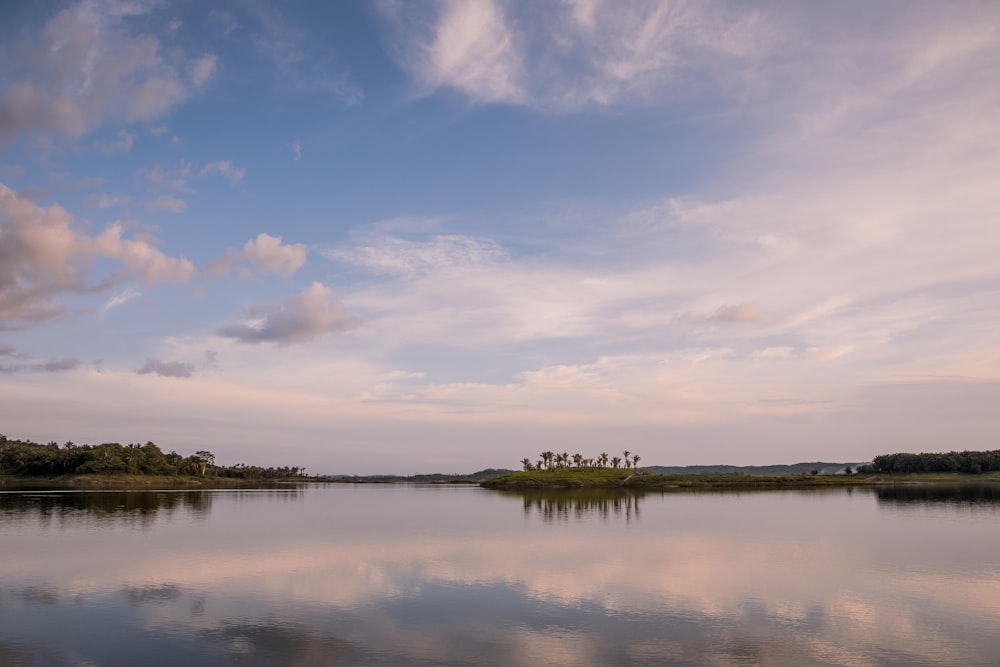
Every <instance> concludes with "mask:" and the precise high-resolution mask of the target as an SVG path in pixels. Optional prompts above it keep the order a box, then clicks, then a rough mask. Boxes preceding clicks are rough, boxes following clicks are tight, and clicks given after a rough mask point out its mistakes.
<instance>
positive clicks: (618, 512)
mask: <svg viewBox="0 0 1000 667" xmlns="http://www.w3.org/2000/svg"><path fill="white" fill-rule="evenodd" d="M503 493H504V494H505V495H508V496H517V497H519V498H521V499H522V501H523V503H524V515H525V516H526V517H530V516H532V515H533V514H537V515H538V516H539V517H541V518H542V520H543V521H545V522H553V521H569V520H570V519H571V518H572V519H574V520H576V521H584V520H587V519H589V518H591V516H592V515H593V516H598V517H600V518H601V519H602V520H604V521H607V520H609V519H610V518H612V517H613V518H615V519H624V520H625V521H626V522H631V521H632V519H638V518H639V502H640V500H641V499H642V497H643V495H645V494H643V493H635V492H630V491H623V490H620V489H566V490H547V491H538V490H529V491H523V492H516V491H504V492H503Z"/></svg>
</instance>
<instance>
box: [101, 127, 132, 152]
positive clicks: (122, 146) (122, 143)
mask: <svg viewBox="0 0 1000 667" xmlns="http://www.w3.org/2000/svg"><path fill="white" fill-rule="evenodd" d="M134 145H135V132H129V131H127V130H119V131H118V138H117V139H115V140H114V141H110V142H105V143H99V144H98V145H97V148H98V149H99V150H101V151H102V152H104V153H107V154H108V155H115V154H118V153H129V152H131V151H132V147H133V146H134Z"/></svg>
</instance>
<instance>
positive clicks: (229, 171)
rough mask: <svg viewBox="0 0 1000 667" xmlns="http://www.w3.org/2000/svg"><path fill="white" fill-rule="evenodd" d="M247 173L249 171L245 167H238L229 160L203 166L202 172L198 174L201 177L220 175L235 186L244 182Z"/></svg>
mask: <svg viewBox="0 0 1000 667" xmlns="http://www.w3.org/2000/svg"><path fill="white" fill-rule="evenodd" d="M246 173H247V170H246V169H245V168H244V167H237V166H236V165H234V164H233V163H232V162H230V161H228V160H219V161H218V162H211V163H209V164H206V165H205V166H203V167H202V168H201V171H199V172H198V174H199V175H200V176H205V175H206V174H219V175H221V176H223V177H224V178H226V179H228V180H229V182H230V183H232V184H233V185H236V184H237V183H239V182H240V181H242V180H243V177H244V176H245V175H246Z"/></svg>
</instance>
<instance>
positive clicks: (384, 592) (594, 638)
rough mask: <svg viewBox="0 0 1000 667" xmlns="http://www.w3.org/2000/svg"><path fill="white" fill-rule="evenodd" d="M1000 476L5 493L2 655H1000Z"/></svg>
mask: <svg viewBox="0 0 1000 667" xmlns="http://www.w3.org/2000/svg"><path fill="white" fill-rule="evenodd" d="M998 664H1000V487H996V486H993V487H990V486H981V487H915V488H899V487H896V488H888V489H832V490H822V491H815V490H813V491H767V492H739V493H736V492H729V493H709V492H698V493H692V492H683V493H678V492H662V493H661V492H656V493H646V494H642V495H638V494H631V495H630V494H625V493H621V492H617V493H616V492H609V491H603V492H602V491H596V492H591V493H584V492H569V491H567V492H554V493H552V492H550V493H534V494H531V493H527V494H525V493H507V492H499V491H490V490H485V489H480V488H476V487H466V486H443V485H442V486H433V485H432V486H407V485H348V484H329V485H308V486H300V487H288V488H283V489H268V490H217V491H195V492H180V491H163V492H150V491H143V492H106V491H100V492H98V491H83V492H80V491H78V492H62V491H53V492H38V491H32V492H2V493H0V665H4V666H7V667H20V666H22V665H32V666H34V665H74V666H85V667H104V666H113V665H171V666H174V665H248V666H249V665H276V666H277V665H282V666H285V665H300V666H306V665H338V666H343V665H505V666H506V665H574V666H580V665H595V666H596V665H601V666H604V665H794V666H807V665H858V666H862V665H907V666H913V665H998Z"/></svg>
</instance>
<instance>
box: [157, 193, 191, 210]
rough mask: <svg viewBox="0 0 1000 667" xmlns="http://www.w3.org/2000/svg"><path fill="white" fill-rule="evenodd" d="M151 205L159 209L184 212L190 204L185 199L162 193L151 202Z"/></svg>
mask: <svg viewBox="0 0 1000 667" xmlns="http://www.w3.org/2000/svg"><path fill="white" fill-rule="evenodd" d="M149 207H150V208H152V209H156V210H158V211H170V212H171V213H183V212H184V211H185V210H186V209H187V207H188V205H187V202H186V201H184V200H183V199H178V198H177V197H171V196H170V195H160V196H159V197H156V198H155V199H153V200H151V201H150V202H149Z"/></svg>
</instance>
